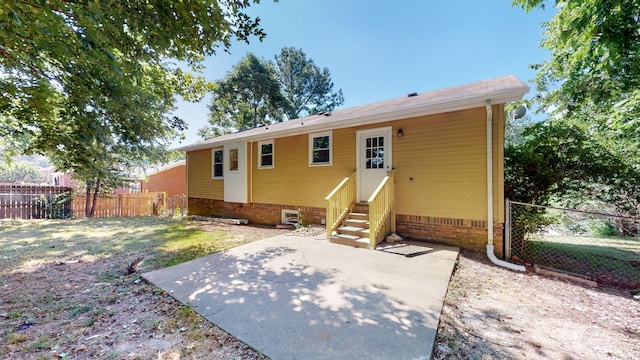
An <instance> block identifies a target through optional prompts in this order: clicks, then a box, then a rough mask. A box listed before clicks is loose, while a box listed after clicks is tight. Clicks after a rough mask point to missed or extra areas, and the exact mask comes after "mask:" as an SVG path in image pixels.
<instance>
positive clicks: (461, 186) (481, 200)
mask: <svg viewBox="0 0 640 360" xmlns="http://www.w3.org/2000/svg"><path fill="white" fill-rule="evenodd" d="M492 110H493V129H492V133H493V134H492V135H493V164H494V167H493V199H494V226H493V228H494V239H495V246H496V248H495V250H496V254H497V255H498V256H500V255H501V253H502V227H503V224H502V223H503V222H504V196H503V192H504V182H503V178H504V175H503V172H504V167H503V162H502V159H503V146H504V144H503V135H504V105H503V104H499V105H493V107H492ZM385 126H391V127H392V144H393V152H392V157H393V158H392V165H393V168H394V169H395V170H396V214H397V232H398V233H399V234H400V235H402V236H405V237H409V238H414V239H423V240H430V241H438V242H441V243H445V244H450V245H458V246H462V247H466V248H472V249H476V250H483V249H484V247H485V246H486V240H487V229H486V224H487V173H486V170H487V169H486V151H487V150H486V109H485V108H484V107H478V108H474V109H468V110H461V111H455V112H450V113H441V114H435V115H429V116H421V117H415V118H408V119H402V120H396V121H390V122H384V123H378V124H373V125H367V126H360V127H352V128H346V129H338V130H333V132H332V136H333V147H332V151H333V163H332V165H330V166H309V164H308V151H309V147H308V138H309V137H308V134H303V135H296V136H289V137H285V138H276V139H274V167H273V168H270V169H260V168H258V157H259V151H258V150H259V149H258V144H257V142H253V143H252V144H251V145H250V149H249V156H250V160H249V162H250V167H249V174H250V179H249V180H248V181H249V194H250V203H249V204H236V203H228V202H227V203H225V202H223V201H214V200H223V197H222V191H220V190H218V191H217V192H216V190H214V189H215V186H213V185H212V182H213V181H212V180H210V173H211V160H210V150H204V151H194V152H190V153H189V154H190V156H191V154H193V156H192V157H190V158H189V161H190V162H189V166H190V168H191V169H190V171H189V194H190V195H189V196H190V199H189V208H190V211H191V213H194V214H201V215H215V216H229V217H242V218H247V219H249V220H250V221H252V222H255V223H266V224H275V223H278V222H280V212H281V209H298V208H301V209H302V211H303V214H304V216H305V221H306V222H307V223H316V224H317V223H320V220H321V219H323V218H324V215H325V213H324V208H325V206H326V203H325V200H324V198H325V197H326V195H327V194H329V193H330V192H331V191H332V190H333V189H334V187H335V186H336V185H337V184H338V183H339V182H340V181H341V180H342V179H343V178H344V177H346V176H348V175H349V174H351V173H352V172H353V171H354V170H355V169H356V132H357V131H359V130H366V129H373V128H381V127H385ZM398 129H402V130H403V133H404V136H403V137H402V138H398V137H397V136H396V133H397V131H398ZM194 164H195V165H194Z"/></svg>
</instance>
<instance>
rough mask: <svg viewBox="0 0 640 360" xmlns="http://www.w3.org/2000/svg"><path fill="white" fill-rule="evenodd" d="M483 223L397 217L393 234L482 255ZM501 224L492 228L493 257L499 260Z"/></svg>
mask: <svg viewBox="0 0 640 360" xmlns="http://www.w3.org/2000/svg"><path fill="white" fill-rule="evenodd" d="M486 224H487V222H486V221H485V220H467V219H452V218H441V217H431V216H416V215H397V216H396V232H397V233H398V234H399V235H400V236H402V237H404V238H410V239H416V240H428V241H430V242H435V243H440V244H446V245H454V246H460V247H463V248H465V249H471V250H476V251H480V252H484V251H486V248H487V228H486V226H487V225H486ZM502 229H503V224H502V223H494V224H493V244H494V253H495V254H496V256H497V257H499V258H502V257H503V255H502V251H503V241H502V239H503V237H502Z"/></svg>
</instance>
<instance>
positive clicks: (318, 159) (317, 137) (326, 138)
mask: <svg viewBox="0 0 640 360" xmlns="http://www.w3.org/2000/svg"><path fill="white" fill-rule="evenodd" d="M331 160H332V154H331V131H328V132H323V133H315V134H309V165H331Z"/></svg>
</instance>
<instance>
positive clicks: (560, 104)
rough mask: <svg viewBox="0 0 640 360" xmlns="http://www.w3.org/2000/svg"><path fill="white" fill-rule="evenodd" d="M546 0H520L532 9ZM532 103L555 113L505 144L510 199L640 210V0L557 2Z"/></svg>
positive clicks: (627, 211)
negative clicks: (546, 54) (546, 56)
mask: <svg viewBox="0 0 640 360" xmlns="http://www.w3.org/2000/svg"><path fill="white" fill-rule="evenodd" d="M547 3H549V2H548V1H544V0H516V1H514V2H513V4H514V5H518V6H521V7H522V8H524V9H525V10H526V11H529V10H531V9H533V8H536V7H544V6H545V5H546V4H547ZM554 4H555V5H556V7H557V8H558V10H557V13H556V14H555V15H554V16H553V18H552V19H551V21H549V22H547V23H544V24H543V27H544V28H545V32H544V35H545V39H544V40H543V41H542V42H541V45H542V47H544V48H546V49H548V50H549V51H550V54H551V56H550V59H549V60H547V61H545V62H543V63H542V64H537V65H534V66H533V68H534V69H537V70H538V74H537V77H536V80H535V83H536V88H537V90H538V94H536V95H535V96H534V97H533V99H532V101H534V102H537V103H538V104H539V105H540V106H541V109H542V111H544V112H546V113H547V114H548V115H549V117H550V118H549V119H548V120H547V121H545V122H544V123H543V124H539V125H535V126H533V127H532V128H531V129H529V130H527V132H526V134H527V136H528V138H527V140H526V141H525V142H524V143H523V144H522V146H511V147H507V148H506V149H505V167H506V168H505V176H506V177H508V179H507V181H508V182H509V183H510V185H509V186H507V188H508V191H511V194H510V196H520V197H521V199H523V200H524V201H529V200H528V199H531V201H535V202H545V201H549V199H550V198H556V199H561V200H563V201H565V202H571V203H573V204H575V203H576V202H585V201H588V200H591V199H597V200H600V201H603V202H607V203H609V204H614V205H615V207H616V208H617V210H618V211H619V212H620V213H622V214H627V215H635V216H637V215H638V214H639V213H640V186H639V185H638V184H640V152H638V147H639V146H640V141H639V140H640V120H639V119H640V20H639V19H640V1H639V0H619V1H609V0H565V1H559V0H558V1H555V2H554Z"/></svg>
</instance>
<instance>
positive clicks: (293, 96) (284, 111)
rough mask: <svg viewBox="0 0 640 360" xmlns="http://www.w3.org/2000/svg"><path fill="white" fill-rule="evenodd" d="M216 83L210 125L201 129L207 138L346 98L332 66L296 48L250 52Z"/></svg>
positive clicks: (324, 107)
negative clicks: (263, 55)
mask: <svg viewBox="0 0 640 360" xmlns="http://www.w3.org/2000/svg"><path fill="white" fill-rule="evenodd" d="M216 85H217V86H216V87H215V89H214V90H213V99H212V101H211V105H210V106H209V110H210V114H209V123H210V125H209V126H207V127H205V128H203V129H200V131H199V135H200V136H202V137H203V138H211V137H215V136H220V135H223V134H226V133H229V132H233V131H241V130H246V129H251V128H254V127H256V126H260V125H268V124H272V123H274V122H281V121H283V120H284V119H286V118H288V119H294V118H298V117H299V116H304V115H308V114H317V113H319V112H321V111H331V110H333V109H335V108H336V107H337V106H340V105H342V104H343V103H344V97H343V95H342V90H338V91H337V92H334V91H333V82H332V81H331V74H330V73H329V70H328V69H327V68H323V69H320V68H319V67H318V66H316V65H315V64H314V62H313V60H311V59H309V58H307V55H306V54H305V53H304V52H303V51H302V50H299V49H294V48H283V49H282V51H281V52H280V54H278V55H276V57H275V62H271V61H266V60H264V59H260V58H258V57H256V56H255V55H254V54H252V53H249V54H247V56H246V57H245V58H244V59H242V60H241V61H240V62H239V63H238V64H236V65H235V66H234V67H233V70H232V71H230V72H229V73H228V74H227V75H226V77H225V78H224V79H222V80H219V81H218V82H217V83H216Z"/></svg>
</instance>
